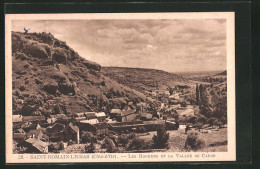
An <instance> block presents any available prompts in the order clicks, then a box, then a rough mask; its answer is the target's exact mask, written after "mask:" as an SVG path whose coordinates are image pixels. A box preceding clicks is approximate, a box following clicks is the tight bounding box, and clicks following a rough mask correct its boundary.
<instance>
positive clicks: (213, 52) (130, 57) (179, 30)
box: [12, 19, 227, 72]
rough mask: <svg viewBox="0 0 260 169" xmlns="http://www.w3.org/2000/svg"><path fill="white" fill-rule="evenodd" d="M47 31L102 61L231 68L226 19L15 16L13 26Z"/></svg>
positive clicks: (162, 66) (171, 69) (177, 69)
mask: <svg viewBox="0 0 260 169" xmlns="http://www.w3.org/2000/svg"><path fill="white" fill-rule="evenodd" d="M24 27H26V28H27V29H28V28H30V30H29V33H30V32H47V33H51V34H53V35H54V36H55V38H57V39H59V40H62V41H66V43H67V45H69V46H70V47H71V48H73V49H74V50H75V51H76V52H78V53H79V55H80V56H81V57H84V58H85V59H87V60H90V61H94V62H96V63H99V64H101V65H102V66H118V67H138V68H152V69H160V70H164V71H168V72H186V71H189V72H190V71H216V70H226V53H227V52H226V20H223V19H167V20H163V19H146V20H134V19H127V20H126V19H125V20H15V21H12V31H21V32H23V29H24Z"/></svg>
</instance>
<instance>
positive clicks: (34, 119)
mask: <svg viewBox="0 0 260 169" xmlns="http://www.w3.org/2000/svg"><path fill="white" fill-rule="evenodd" d="M22 119H23V122H41V121H45V116H23V117H22Z"/></svg>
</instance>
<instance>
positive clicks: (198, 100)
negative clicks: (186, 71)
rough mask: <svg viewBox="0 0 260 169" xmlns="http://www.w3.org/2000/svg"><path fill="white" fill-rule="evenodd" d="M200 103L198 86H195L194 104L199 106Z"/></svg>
mask: <svg viewBox="0 0 260 169" xmlns="http://www.w3.org/2000/svg"><path fill="white" fill-rule="evenodd" d="M199 102H200V93H199V86H198V84H196V104H197V105H199Z"/></svg>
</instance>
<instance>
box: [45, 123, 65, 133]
mask: <svg viewBox="0 0 260 169" xmlns="http://www.w3.org/2000/svg"><path fill="white" fill-rule="evenodd" d="M64 130H65V125H64V124H60V123H55V124H54V125H53V126H51V127H48V128H47V129H46V131H47V132H48V133H56V132H61V131H64Z"/></svg>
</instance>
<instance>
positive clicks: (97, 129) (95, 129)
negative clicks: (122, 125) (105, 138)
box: [77, 122, 109, 135]
mask: <svg viewBox="0 0 260 169" xmlns="http://www.w3.org/2000/svg"><path fill="white" fill-rule="evenodd" d="M77 126H78V127H79V129H80V131H88V132H91V133H93V134H94V135H103V134H106V133H107V132H108V127H109V126H108V124H107V123H96V124H90V123H81V122H77Z"/></svg>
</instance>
